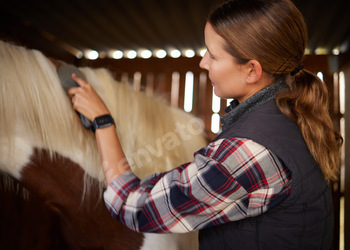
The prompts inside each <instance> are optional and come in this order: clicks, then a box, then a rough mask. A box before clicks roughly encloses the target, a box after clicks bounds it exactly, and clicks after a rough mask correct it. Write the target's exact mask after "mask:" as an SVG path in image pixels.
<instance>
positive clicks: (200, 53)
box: [198, 48, 207, 57]
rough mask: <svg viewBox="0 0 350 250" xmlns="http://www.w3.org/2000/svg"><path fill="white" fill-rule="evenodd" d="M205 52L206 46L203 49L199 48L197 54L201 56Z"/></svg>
mask: <svg viewBox="0 0 350 250" xmlns="http://www.w3.org/2000/svg"><path fill="white" fill-rule="evenodd" d="M205 52H207V49H206V48H203V49H200V50H199V52H198V53H199V55H200V56H201V57H203V56H204V54H205Z"/></svg>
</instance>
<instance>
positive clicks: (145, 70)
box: [77, 55, 349, 249]
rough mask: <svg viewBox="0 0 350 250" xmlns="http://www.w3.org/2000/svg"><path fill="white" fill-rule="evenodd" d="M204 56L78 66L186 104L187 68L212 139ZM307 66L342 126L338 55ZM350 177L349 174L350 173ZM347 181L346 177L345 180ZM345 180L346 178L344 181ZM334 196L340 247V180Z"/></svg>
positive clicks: (311, 58)
mask: <svg viewBox="0 0 350 250" xmlns="http://www.w3.org/2000/svg"><path fill="white" fill-rule="evenodd" d="M200 60H201V57H194V58H184V57H181V58H177V59H173V58H164V59H157V58H150V59H141V58H136V59H119V60H114V59H107V58H106V59H98V60H94V61H89V60H82V61H80V62H79V63H77V65H78V66H89V67H94V68H95V67H105V68H108V69H109V70H111V72H113V74H114V76H115V78H116V79H117V80H128V81H129V82H130V83H131V84H132V85H133V86H134V87H135V89H139V90H141V91H145V92H146V93H148V94H151V95H152V94H155V95H161V96H163V97H164V98H165V99H166V100H167V101H168V102H169V103H170V104H171V105H173V106H176V107H179V108H183V105H184V89H185V75H186V73H187V72H189V71H190V72H193V74H194V92H193V93H194V94H193V110H192V112H191V113H192V114H193V115H195V116H197V117H199V118H201V119H202V120H203V121H204V124H205V130H206V132H207V134H208V137H209V139H213V138H214V137H215V136H216V134H214V133H212V132H211V116H212V114H213V112H212V108H211V107H212V106H211V105H212V93H213V88H212V85H211V84H210V79H209V78H208V77H207V73H206V71H204V70H202V69H200V68H199V62H200ZM303 65H304V68H305V69H307V70H309V71H312V72H314V73H315V74H317V73H318V72H322V74H323V80H324V82H325V84H326V85H327V87H328V90H329V98H330V99H329V105H330V111H331V115H332V117H333V120H334V124H335V126H336V127H337V129H338V130H339V129H340V119H341V118H342V117H343V116H344V114H341V113H340V111H339V108H340V106H339V105H340V104H339V82H338V77H337V74H338V71H339V69H338V58H337V57H336V56H326V55H322V56H320V55H317V56H316V55H307V56H305V58H304V61H303ZM174 72H178V73H179V75H180V79H179V88H178V99H177V100H176V101H174V100H173V98H172V96H171V89H172V85H173V83H172V76H173V73H174ZM225 107H226V100H221V109H220V111H219V114H220V115H222V114H224V108H225ZM348 179H349V177H348ZM342 181H344V180H342ZM343 183H345V181H344V182H343ZM333 196H334V207H335V231H334V237H335V241H334V249H339V239H340V231H339V228H340V223H339V220H340V210H341V209H340V200H341V199H342V198H343V197H344V190H342V189H341V185H340V182H338V183H333ZM348 204H349V201H348Z"/></svg>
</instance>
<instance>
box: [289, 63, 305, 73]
mask: <svg viewBox="0 0 350 250" xmlns="http://www.w3.org/2000/svg"><path fill="white" fill-rule="evenodd" d="M303 68H304V66H303V65H301V64H300V63H299V64H298V65H297V66H296V67H295V69H294V70H293V71H292V72H290V75H291V76H295V75H296V74H298V73H299V71H300V70H302V69H303Z"/></svg>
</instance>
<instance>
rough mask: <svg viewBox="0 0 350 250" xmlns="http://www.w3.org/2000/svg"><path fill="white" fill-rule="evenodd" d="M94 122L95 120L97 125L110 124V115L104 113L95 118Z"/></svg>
mask: <svg viewBox="0 0 350 250" xmlns="http://www.w3.org/2000/svg"><path fill="white" fill-rule="evenodd" d="M96 122H97V125H98V126H102V125H105V124H110V123H111V122H112V121H111V118H110V116H105V115H104V116H100V117H98V118H96Z"/></svg>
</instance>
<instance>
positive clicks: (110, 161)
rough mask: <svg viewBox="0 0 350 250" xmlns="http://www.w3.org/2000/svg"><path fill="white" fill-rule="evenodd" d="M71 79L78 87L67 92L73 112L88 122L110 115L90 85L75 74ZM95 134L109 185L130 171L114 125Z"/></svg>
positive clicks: (98, 130)
mask: <svg viewBox="0 0 350 250" xmlns="http://www.w3.org/2000/svg"><path fill="white" fill-rule="evenodd" d="M72 78H73V80H74V81H76V82H77V83H78V84H79V86H80V87H73V88H70V89H69V90H68V94H69V96H70V98H71V100H72V104H73V108H74V109H75V110H77V111H78V112H79V113H81V114H82V115H84V116H85V117H86V118H88V119H89V120H90V121H93V120H94V119H95V118H96V117H98V116H101V115H105V114H110V112H109V110H108V108H107V107H106V105H105V103H104V102H103V101H102V99H101V98H100V96H99V95H98V94H97V93H96V91H95V90H94V89H93V88H92V87H91V85H90V84H88V83H87V82H86V81H84V80H83V79H81V78H79V77H77V76H76V75H75V74H73V76H72ZM95 133H96V140H97V146H98V150H99V154H100V157H101V162H102V168H103V172H104V175H105V178H106V182H107V184H108V185H109V184H110V183H111V181H112V180H113V179H114V178H115V177H117V176H120V175H122V174H124V173H126V172H129V171H131V170H130V166H129V165H128V163H127V161H126V157H125V155H124V152H123V150H122V148H121V145H120V142H119V138H118V136H117V133H116V130H115V126H114V125H112V126H109V127H105V128H101V129H97V130H96V132H95Z"/></svg>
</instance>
